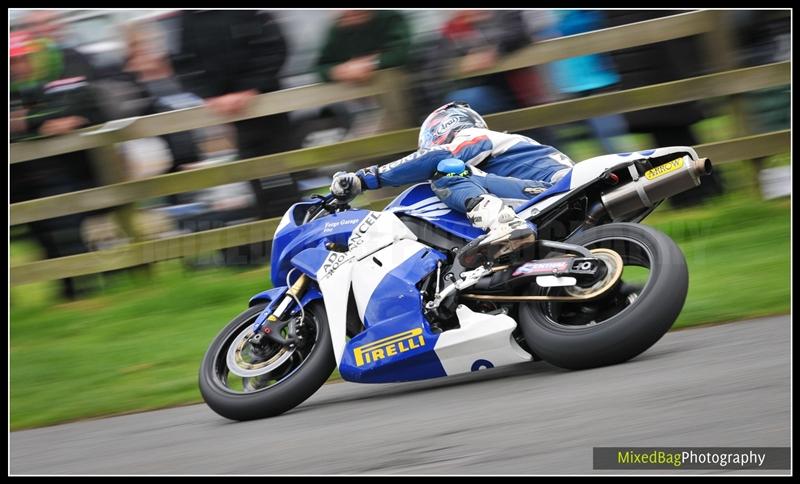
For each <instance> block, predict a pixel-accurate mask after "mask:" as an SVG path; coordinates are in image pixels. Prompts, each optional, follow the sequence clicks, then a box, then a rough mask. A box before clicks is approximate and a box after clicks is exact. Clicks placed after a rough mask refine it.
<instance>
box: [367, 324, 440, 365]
mask: <svg viewBox="0 0 800 484" xmlns="http://www.w3.org/2000/svg"><path fill="white" fill-rule="evenodd" d="M422 346H425V338H424V337H423V336H422V328H414V329H412V330H409V331H404V332H402V333H398V334H395V335H392V336H389V337H386V338H381V339H379V340H377V341H373V342H372V343H368V344H365V345H364V346H359V347H358V348H355V349H354V350H353V356H355V358H356V366H363V365H366V364H367V363H374V362H376V361H378V360H382V359H384V358H389V357H391V356H395V355H397V354H400V353H405V352H407V351H411V350H415V349H417V348H420V347H422Z"/></svg>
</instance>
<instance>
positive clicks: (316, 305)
mask: <svg viewBox="0 0 800 484" xmlns="http://www.w3.org/2000/svg"><path fill="white" fill-rule="evenodd" d="M265 307H266V305H265V304H259V305H256V306H253V307H251V308H249V309H247V310H246V311H244V312H243V313H242V314H240V315H239V316H237V317H236V318H235V319H234V320H233V321H231V322H230V324H228V325H227V326H226V327H225V328H224V329H223V330H222V331H221V332H220V333H219V335H218V336H217V337H216V338H215V339H214V341H213V342H212V343H211V346H209V348H208V351H206V354H205V357H204V358H203V362H202V364H201V366H200V375H199V384H200V393H201V394H202V395H203V399H204V400H205V402H206V404H208V406H209V407H211V409H212V410H214V411H215V412H217V413H218V414H219V415H222V416H223V417H226V418H229V419H232V420H253V419H259V418H267V417H273V416H276V415H280V414H281V413H284V412H286V411H287V410H290V409H292V408H294V407H296V406H297V405H299V404H301V403H302V402H303V401H305V400H306V399H307V398H308V397H310V396H311V395H313V394H314V393H315V392H316V391H317V390H318V389H319V387H321V386H322V385H323V384H324V383H325V381H326V380H327V379H328V377H330V375H331V373H332V372H333V370H334V368H335V367H336V361H335V359H334V355H333V345H332V343H331V338H330V330H329V328H328V319H327V316H326V314H325V306H324V305H323V304H322V303H321V302H320V301H313V302H311V303H310V304H309V305H308V306H306V308H305V312H306V320H308V321H313V325H314V326H315V337H314V343H313V346H312V347H311V348H310V349H309V352H308V353H307V354H306V355H305V357H304V358H302V359H300V358H298V359H297V360H298V361H296V362H295V363H292V360H291V359H290V360H288V361H287V362H286V365H294V366H286V367H285V368H279V370H280V376H278V377H276V379H275V381H274V383H272V382H271V381H270V382H269V384H264V387H263V388H257V387H256V386H255V385H254V384H253V381H256V383H259V381H258V380H257V378H251V379H249V380H250V381H248V379H245V380H244V382H245V383H244V384H243V385H242V384H241V383H240V385H241V386H242V389H241V390H239V389H236V388H234V387H233V385H230V384H229V383H228V380H229V379H230V375H229V369H228V367H227V363H226V355H227V354H228V349H229V347H230V345H231V344H232V343H233V342H234V341H235V340H236V338H237V335H239V334H240V333H241V332H242V331H244V330H246V329H247V328H248V327H249V326H250V325H252V324H253V322H254V321H255V318H256V317H257V316H258V314H259V313H261V311H263V310H264V308H265ZM304 324H307V323H304ZM300 356H302V353H300ZM270 378H271V377H270Z"/></svg>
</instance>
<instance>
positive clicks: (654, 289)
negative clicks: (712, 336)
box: [519, 223, 689, 370]
mask: <svg viewBox="0 0 800 484" xmlns="http://www.w3.org/2000/svg"><path fill="white" fill-rule="evenodd" d="M566 242H569V243H571V244H578V245H582V246H584V247H586V248H588V249H596V248H606V249H610V250H613V251H615V252H617V253H618V254H619V255H620V257H621V258H622V261H623V273H622V276H621V278H620V280H619V282H618V283H617V284H616V285H615V286H614V287H612V289H610V290H609V291H608V292H607V293H605V294H604V295H603V296H601V297H600V298H598V299H596V300H591V301H581V302H530V303H520V306H519V315H520V326H521V329H522V332H523V334H524V336H525V341H526V343H527V344H528V346H529V347H530V348H531V350H532V351H533V352H534V353H535V354H536V355H537V356H539V357H541V358H542V359H544V360H545V361H547V362H548V363H551V364H553V365H556V366H559V367H561V368H567V369H573V370H578V369H584V368H594V367H599V366H605V365H612V364H616V363H621V362H624V361H627V360H629V359H631V358H633V357H635V356H637V355H639V354H640V353H642V352H644V351H645V350H647V349H648V348H650V347H651V346H653V345H654V344H655V343H656V341H658V340H659V339H660V338H661V337H662V336H663V335H664V334H665V333H666V332H667V331H668V330H669V329H670V327H672V324H673V323H674V322H675V320H676V319H677V318H678V315H679V314H680V312H681V309H682V308H683V304H684V302H685V300H686V293H687V291H688V288H689V272H688V269H687V267H686V259H685V258H684V256H683V253H682V252H681V250H680V248H678V246H677V244H675V242H674V241H673V240H672V239H670V238H669V237H668V236H667V235H665V234H664V233H662V232H660V231H658V230H656V229H654V228H652V227H648V226H645V225H639V224H632V223H613V224H608V225H602V226H599V227H594V228H592V229H589V230H587V231H585V232H583V233H580V234H578V235H576V236H574V237H572V238H571V239H570V240H567V241H566ZM570 291H573V292H574V291H575V290H574V289H571V288H563V287H553V288H542V287H539V286H538V285H537V284H535V283H534V284H532V285H531V286H530V287H529V289H528V294H531V295H552V296H565V295H570ZM571 295H575V294H571Z"/></svg>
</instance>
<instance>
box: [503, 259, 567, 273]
mask: <svg viewBox="0 0 800 484" xmlns="http://www.w3.org/2000/svg"><path fill="white" fill-rule="evenodd" d="M568 264H569V262H568V261H565V260H562V261H557V262H526V263H525V264H522V265H521V266H519V267H518V268H517V270H515V271H514V273H513V274H511V275H512V276H519V275H522V274H537V273H540V272H541V273H551V272H564V271H566V270H567V265H568Z"/></svg>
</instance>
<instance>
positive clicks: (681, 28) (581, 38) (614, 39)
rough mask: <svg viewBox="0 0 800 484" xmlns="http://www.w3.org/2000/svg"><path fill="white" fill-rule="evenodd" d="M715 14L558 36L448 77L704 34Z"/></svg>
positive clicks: (711, 26)
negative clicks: (484, 67)
mask: <svg viewBox="0 0 800 484" xmlns="http://www.w3.org/2000/svg"><path fill="white" fill-rule="evenodd" d="M719 13H720V12H718V11H713V10H700V11H696V12H688V13H682V14H678V15H671V16H669V17H662V18H658V19H653V20H645V21H643V22H635V23H631V24H627V25H621V26H619V27H612V28H608V29H602V30H593V31H591V32H586V33H582V34H575V35H570V36H565V37H558V38H556V39H550V40H542V41H538V42H536V43H534V44H533V45H531V46H529V47H524V48H522V49H520V50H518V51H516V52H514V53H512V54H509V55H508V56H507V57H505V58H504V59H502V60H500V61H499V62H498V63H497V64H496V65H494V66H492V68H490V69H485V70H481V71H476V72H470V73H469V74H461V73H459V72H458V71H457V70H456V69H453V70H451V72H450V76H451V78H452V79H461V78H467V77H475V76H483V75H486V74H495V73H497V72H503V71H510V70H514V69H521V68H524V67H530V66H535V65H540V64H546V63H548V62H553V61H557V60H562V59H566V58H569V57H577V56H582V55H588V54H598V53H601V52H609V51H612V50H620V49H626V48H629V47H638V46H640V45H646V44H654V43H656V42H664V41H667V40H674V39H679V38H682V37H690V36H692V35H698V34H704V33H707V32H709V31H711V30H712V29H714V27H715V26H716V25H717V21H718V18H719Z"/></svg>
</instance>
